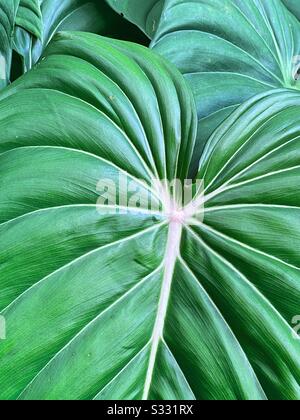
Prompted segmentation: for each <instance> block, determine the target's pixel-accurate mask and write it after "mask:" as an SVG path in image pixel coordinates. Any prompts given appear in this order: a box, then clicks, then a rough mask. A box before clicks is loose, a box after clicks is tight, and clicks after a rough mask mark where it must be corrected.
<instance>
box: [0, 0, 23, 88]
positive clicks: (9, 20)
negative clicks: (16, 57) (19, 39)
mask: <svg viewBox="0 0 300 420" xmlns="http://www.w3.org/2000/svg"><path fill="white" fill-rule="evenodd" d="M18 5H19V0H0V89H2V88H3V87H5V86H7V84H8V83H9V75H10V68H11V59H12V34H13V29H14V24H15V18H16V13H17V10H18Z"/></svg>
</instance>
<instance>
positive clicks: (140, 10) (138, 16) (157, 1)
mask: <svg viewBox="0 0 300 420" xmlns="http://www.w3.org/2000/svg"><path fill="white" fill-rule="evenodd" d="M106 1H107V3H108V4H109V5H110V6H111V7H112V8H113V9H114V10H116V11H117V12H118V13H119V14H121V15H122V16H123V17H125V18H126V19H128V20H129V21H130V22H132V23H134V24H135V25H137V26H138V27H139V28H140V29H142V30H143V31H144V32H145V33H146V34H147V35H148V36H149V37H150V38H152V36H153V35H154V34H155V32H156V30H157V26H158V23H159V18H160V15H161V13H162V10H163V6H164V0H143V1H141V0H106Z"/></svg>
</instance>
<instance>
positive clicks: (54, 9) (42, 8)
mask: <svg viewBox="0 0 300 420" xmlns="http://www.w3.org/2000/svg"><path fill="white" fill-rule="evenodd" d="M23 1H25V0H23ZM28 2H29V3H30V4H31V7H32V9H31V10H29V9H28V8H27V9H26V10H27V14H26V16H25V12H24V8H22V9H21V6H22V2H21V5H20V8H19V13H18V18H17V22H16V23H17V25H19V27H17V28H16V31H15V38H14V48H15V50H16V51H17V52H18V53H19V54H20V55H21V56H22V58H23V62H24V71H28V70H29V69H30V68H31V67H32V65H33V64H35V63H36V62H37V61H38V60H39V59H40V57H41V55H42V53H43V51H44V49H45V48H46V46H47V45H48V44H49V42H50V41H51V39H52V37H53V36H54V35H55V33H57V32H58V31H63V30H71V31H72V30H78V31H88V32H95V33H102V34H105V32H107V31H109V30H110V29H111V28H110V25H112V24H114V23H115V22H116V18H115V16H114V14H113V12H112V11H111V10H110V9H109V8H108V6H107V5H106V4H105V3H103V2H102V3H101V4H99V2H98V0H64V1H61V0H35V2H36V3H37V4H36V5H35V6H36V7H33V6H34V5H33V3H32V0H27V1H26V4H27V3H28ZM24 6H25V3H24ZM33 11H34V12H35V13H34V14H33ZM29 14H30V17H31V20H30V19H29ZM21 15H22V17H23V19H22V21H21V19H20V16H21ZM25 17H26V22H24V21H25ZM34 18H35V20H34ZM37 18H38V19H39V22H38V24H37V22H36V20H37Z"/></svg>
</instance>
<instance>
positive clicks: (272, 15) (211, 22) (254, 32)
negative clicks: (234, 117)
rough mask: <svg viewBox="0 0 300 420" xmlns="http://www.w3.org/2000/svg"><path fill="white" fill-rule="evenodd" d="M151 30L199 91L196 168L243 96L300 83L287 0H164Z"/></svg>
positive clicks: (295, 29)
mask: <svg viewBox="0 0 300 420" xmlns="http://www.w3.org/2000/svg"><path fill="white" fill-rule="evenodd" d="M127 3H128V4H129V5H132V6H134V0H129V1H128V2H127ZM144 3H145V5H144V8H145V9H146V5H148V6H149V7H150V6H152V5H153V1H152V0H148V1H147V0H146V1H145V2H144ZM120 7H121V6H119V8H120ZM127 8H128V10H129V6H127ZM134 10H135V9H134V7H132V9H130V12H131V14H130V19H131V20H133V21H134V20H137V18H138V17H139V12H138V11H137V9H136V11H134ZM152 38H153V42H152V48H154V50H155V51H156V52H158V53H160V54H162V55H163V56H164V57H166V58H167V59H169V60H170V61H171V62H173V63H174V64H175V65H176V66H177V68H178V69H179V70H180V71H181V72H182V73H183V74H184V75H185V77H186V79H187V80H188V81H189V83H190V85H191V87H192V90H193V92H194V96H195V98H196V103H197V110H198V117H199V121H200V123H199V132H198V138H197V147H196V150H195V155H194V162H193V166H192V169H193V170H192V174H195V173H196V172H197V167H198V162H199V157H200V155H201V152H202V151H203V148H204V146H205V143H206V141H207V139H208V138H209V136H210V135H211V133H212V132H213V131H214V130H215V129H216V127H218V126H219V124H220V123H221V122H222V121H224V119H225V118H226V117H227V116H229V115H230V114H231V113H232V112H233V111H234V110H235V109H236V108H237V107H238V106H239V105H240V104H242V103H244V102H245V101H246V100H247V99H249V98H251V97H253V96H255V95H257V94H260V93H263V92H266V91H268V90H270V89H276V88H281V87H286V88H294V89H299V83H300V82H299V81H298V80H296V79H297V78H298V76H296V75H297V70H298V69H299V67H300V23H299V22H298V21H297V20H296V18H295V17H294V16H292V15H291V14H290V13H289V12H288V11H287V9H286V8H285V7H284V6H283V4H282V2H281V0H261V1H256V0H247V1H244V0H194V1H190V0H165V1H164V9H163V13H162V15H161V18H160V21H159V25H158V29H157V31H156V33H155V35H154V36H152Z"/></svg>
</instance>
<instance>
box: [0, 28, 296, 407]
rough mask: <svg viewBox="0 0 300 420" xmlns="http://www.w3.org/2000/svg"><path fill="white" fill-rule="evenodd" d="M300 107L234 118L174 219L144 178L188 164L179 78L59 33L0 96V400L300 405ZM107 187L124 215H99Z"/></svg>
mask: <svg viewBox="0 0 300 420" xmlns="http://www.w3.org/2000/svg"><path fill="white" fill-rule="evenodd" d="M120 68H122V72H120V71H119V70H120ZM54 70H55V78H53V77H50V75H53V74H54ZM16 107H18V109H19V112H18V113H17V114H16V112H15V109H16ZM299 112H300V94H299V93H298V92H296V91H295V92H293V91H289V90H278V91H275V92H274V93H269V94H263V95H261V96H258V97H256V98H255V99H254V100H253V101H251V102H248V103H247V104H246V105H244V106H242V107H241V108H239V109H238V110H237V111H236V112H235V113H234V114H233V116H232V117H231V118H230V119H229V120H228V121H226V122H225V123H224V124H223V125H222V126H221V127H220V128H219V129H218V130H217V131H216V133H215V134H214V136H213V137H212V138H211V140H210V141H209V143H208V145H207V147H206V149H205V152H204V153H203V156H202V160H201V171H200V173H199V178H202V179H204V182H205V194H204V195H199V196H195V197H194V198H195V201H196V202H197V206H196V208H192V209H191V207H190V206H187V207H186V208H185V209H184V210H182V209H181V208H180V205H179V203H177V206H176V208H175V209H174V208H171V207H170V201H171V198H170V193H169V192H167V193H165V194H162V192H161V190H159V189H157V184H156V183H154V184H153V183H152V181H153V180H155V179H159V180H162V179H164V178H167V179H169V180H172V179H174V178H178V179H180V180H182V181H183V180H184V179H185V178H186V177H187V173H188V172H189V166H190V162H191V157H192V151H193V145H194V141H195V137H196V127H197V124H196V109H195V105H194V101H193V98H192V94H191V92H190V90H189V89H188V87H187V86H186V84H185V82H184V80H183V78H182V76H181V75H180V74H179V73H178V72H177V70H175V69H174V68H173V66H171V65H170V64H168V63H167V62H166V61H164V59H162V58H160V57H159V56H157V55H156V54H155V53H154V52H151V51H150V50H147V49H144V48H143V47H140V46H136V45H133V44H128V43H125V42H120V41H112V40H107V39H105V38H99V37H97V36H94V35H90V34H79V33H65V34H59V35H57V36H56V37H55V40H54V41H53V42H52V43H51V45H50V46H49V48H48V49H47V51H46V53H45V57H44V59H43V60H42V61H41V63H40V64H39V65H38V66H37V67H35V68H34V69H33V70H32V71H30V72H29V73H27V74H26V75H25V76H24V77H22V78H21V79H19V80H18V81H17V82H15V83H14V84H13V85H12V86H10V87H9V88H8V89H6V90H5V91H3V92H2V94H1V96H0V130H1V133H2V136H1V139H0V153H1V154H0V180H1V181H0V182H1V188H0V203H1V208H0V215H1V220H0V223H1V225H0V237H1V242H0V261H1V264H0V278H1V298H0V312H1V315H3V316H4V317H5V319H6V322H7V339H6V340H4V341H1V342H0V398H2V399H16V398H19V399H27V400H30V399H142V398H144V399H187V400H190V399H265V398H270V399H277V398H279V399H299V398H300V386H299V384H300V343H299V341H298V340H296V339H295V337H294V335H293V330H292V327H291V322H292V317H293V316H294V315H296V314H297V310H298V303H299V297H300V296H299V292H300V290H299V289H300V266H299V257H298V255H299V249H300V236H299V232H300V226H299V220H300V218H299V213H300V210H299V208H300V203H299V197H300V195H299V190H298V189H299V184H300V183H299V181H300V172H299V166H300V165H299V158H300V156H299V153H298V149H299V138H300V122H299V115H300V114H299ZM101 179H109V180H111V181H115V183H116V185H117V189H118V188H119V187H118V186H119V185H120V183H119V182H120V179H121V180H122V181H123V182H124V180H125V179H126V182H127V181H129V182H130V183H131V188H130V191H131V196H130V199H131V201H130V203H131V204H130V206H129V207H130V209H129V211H127V212H126V211H125V212H120V211H117V212H115V213H110V212H109V211H108V210H124V208H123V207H122V203H121V201H120V199H119V200H118V201H117V202H116V203H114V204H110V206H111V207H109V206H107V205H105V204H103V205H99V204H98V206H97V205H96V203H97V200H98V198H99V194H100V191H99V189H98V188H99V180H101ZM138 190H139V191H144V192H147V194H148V196H149V197H151V198H152V202H153V203H157V204H159V203H160V204H161V207H162V209H161V210H157V211H156V212H155V213H153V212H151V213H150V212H149V209H148V208H146V206H145V205H144V204H143V203H142V204H141V203H139V204H141V205H140V206H139V207H138V203H136V204H134V194H135V193H136V191H138ZM121 198H124V197H121ZM203 203H205V217H204V221H203V223H202V222H201V221H200V220H201V218H200V219H199V218H197V216H198V214H197V213H198V212H199V214H200V213H202V212H203V206H202V204H203ZM291 243H292V244H293V246H292V247H291Z"/></svg>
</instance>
